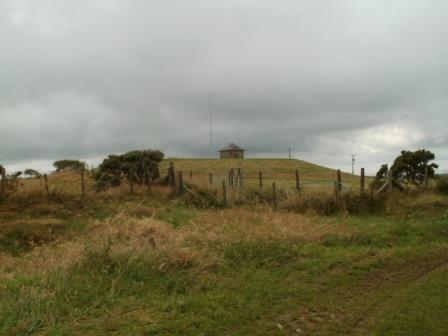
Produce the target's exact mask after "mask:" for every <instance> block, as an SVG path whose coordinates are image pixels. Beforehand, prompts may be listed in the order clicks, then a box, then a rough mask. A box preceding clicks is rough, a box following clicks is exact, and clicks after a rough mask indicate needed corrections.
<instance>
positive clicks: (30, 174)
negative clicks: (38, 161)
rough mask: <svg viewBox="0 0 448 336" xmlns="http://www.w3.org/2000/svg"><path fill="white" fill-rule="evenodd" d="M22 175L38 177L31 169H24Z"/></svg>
mask: <svg viewBox="0 0 448 336" xmlns="http://www.w3.org/2000/svg"><path fill="white" fill-rule="evenodd" d="M23 174H24V175H27V176H30V177H40V173H39V172H38V171H37V170H34V169H31V168H28V169H25V170H24V171H23Z"/></svg>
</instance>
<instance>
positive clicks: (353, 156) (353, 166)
mask: <svg viewBox="0 0 448 336" xmlns="http://www.w3.org/2000/svg"><path fill="white" fill-rule="evenodd" d="M352 175H355V154H352Z"/></svg>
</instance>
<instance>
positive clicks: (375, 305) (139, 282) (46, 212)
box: [0, 160, 448, 335]
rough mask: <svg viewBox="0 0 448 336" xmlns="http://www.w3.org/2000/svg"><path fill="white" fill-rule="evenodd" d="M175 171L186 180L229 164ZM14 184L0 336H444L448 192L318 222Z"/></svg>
mask: <svg viewBox="0 0 448 336" xmlns="http://www.w3.org/2000/svg"><path fill="white" fill-rule="evenodd" d="M214 162H217V164H218V165H219V166H215V165H214V164H213V163H214ZM174 163H175V165H176V168H178V169H182V170H185V171H189V170H193V179H195V178H198V179H200V176H207V174H208V173H209V172H210V170H211V169H214V171H216V172H217V171H219V170H225V168H226V165H234V164H236V162H222V161H218V160H217V161H211V160H175V161H174ZM238 163H239V164H244V165H247V166H244V168H245V169H246V171H247V173H248V174H256V173H257V171H258V170H263V171H264V172H265V174H266V175H268V176H271V178H272V179H275V180H279V179H280V177H286V176H289V174H290V173H289V172H290V170H292V173H291V175H292V176H291V178H290V180H291V183H293V181H294V170H295V169H296V168H297V167H298V168H299V169H300V170H301V172H303V176H304V179H305V180H313V178H316V180H318V179H319V176H322V178H324V176H327V177H328V179H329V180H331V179H332V175H333V174H334V171H332V170H329V169H326V168H323V167H319V166H312V165H307V164H304V165H305V166H302V167H300V164H302V163H301V162H300V161H292V162H291V161H288V160H250V161H244V162H243V161H239V162H238ZM305 168H309V170H308V171H307V170H306V169H305ZM164 169H165V167H163V169H162V172H163V171H164ZM286 179H288V178H286ZM352 179H353V183H356V182H355V180H356V178H352ZM344 180H348V181H349V180H350V176H347V175H344ZM23 183H24V185H23V186H22V187H21V188H22V189H21V190H20V191H19V192H18V196H17V199H15V200H14V202H12V201H11V202H7V203H4V204H1V205H0V335H446V330H447V328H448V318H447V316H448V282H447V280H448V197H446V196H440V195H436V194H432V193H425V194H416V195H412V196H411V195H408V196H406V195H402V194H400V195H393V196H392V197H390V198H389V199H388V200H387V203H386V206H385V209H384V211H382V212H378V213H369V214H367V213H365V214H360V215H356V216H350V215H347V214H344V213H341V214H337V215H333V216H321V215H318V214H317V213H313V212H306V213H304V214H300V213H296V212H294V211H286V210H280V211H275V212H274V211H272V209H271V208H270V207H267V206H264V205H257V204H252V205H240V206H233V207H231V208H226V209H220V208H216V209H209V208H198V207H193V206H189V205H188V203H185V202H182V201H180V200H179V199H176V198H174V197H173V196H172V195H171V194H170V190H169V189H168V188H165V187H153V188H152V190H151V192H150V193H148V192H147V191H146V190H145V189H144V188H142V189H138V188H137V189H136V194H135V195H129V194H128V190H127V188H126V186H123V187H122V188H120V189H117V190H110V191H108V192H106V193H104V194H94V193H89V194H88V196H87V198H85V199H84V200H81V199H80V198H79V197H78V196H77V193H78V191H79V190H78V188H79V185H77V183H78V176H76V175H73V174H70V173H64V174H58V175H53V176H50V185H51V187H52V188H54V190H56V191H57V190H70V192H63V193H62V192H61V195H63V196H60V197H55V198H53V199H52V200H47V199H46V197H45V196H43V197H40V195H39V189H40V186H39V181H38V180H29V181H24V182H23ZM89 185H90V186H91V187H92V188H93V181H89ZM305 191H306V189H305ZM56 194H57V192H55V195H56ZM305 195H306V194H305ZM304 197H306V196H304Z"/></svg>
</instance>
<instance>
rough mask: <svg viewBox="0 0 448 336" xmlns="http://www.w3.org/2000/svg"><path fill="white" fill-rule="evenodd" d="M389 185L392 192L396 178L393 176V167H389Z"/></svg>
mask: <svg viewBox="0 0 448 336" xmlns="http://www.w3.org/2000/svg"><path fill="white" fill-rule="evenodd" d="M387 185H388V191H389V192H392V190H393V189H394V180H393V177H392V169H389V171H388V172H387Z"/></svg>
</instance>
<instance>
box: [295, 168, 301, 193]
mask: <svg viewBox="0 0 448 336" xmlns="http://www.w3.org/2000/svg"><path fill="white" fill-rule="evenodd" d="M296 189H297V191H300V175H299V170H298V169H296Z"/></svg>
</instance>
